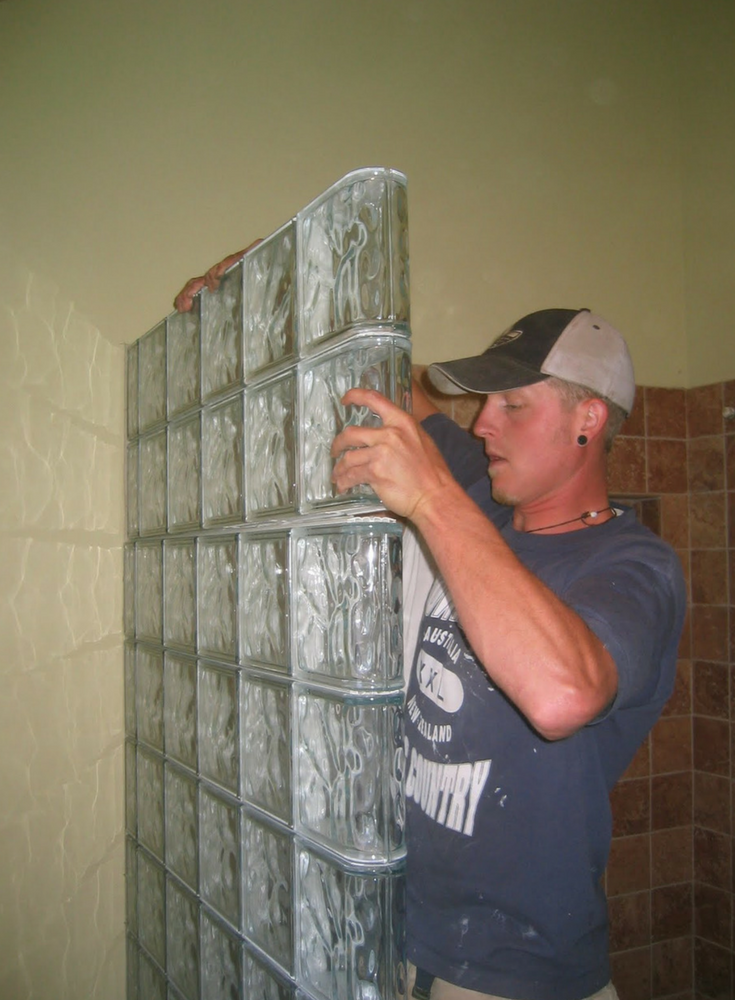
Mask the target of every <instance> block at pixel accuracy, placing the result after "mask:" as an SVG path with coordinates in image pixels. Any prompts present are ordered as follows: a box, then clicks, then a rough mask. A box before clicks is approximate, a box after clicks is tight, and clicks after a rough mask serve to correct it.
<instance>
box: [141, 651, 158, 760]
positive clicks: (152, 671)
mask: <svg viewBox="0 0 735 1000" xmlns="http://www.w3.org/2000/svg"><path fill="white" fill-rule="evenodd" d="M135 704H136V716H137V734H138V739H139V740H142V741H143V742H144V743H147V744H148V745H149V746H151V747H154V748H155V749H156V750H163V653H162V652H161V650H160V649H155V648H150V647H148V646H144V645H141V644H139V645H138V646H137V647H136V675H135Z"/></svg>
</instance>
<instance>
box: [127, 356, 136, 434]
mask: <svg viewBox="0 0 735 1000" xmlns="http://www.w3.org/2000/svg"><path fill="white" fill-rule="evenodd" d="M125 413H126V427H127V432H128V437H129V438H132V437H135V435H136V434H137V433H138V343H137V341H136V342H135V343H134V344H129V345H128V346H127V347H126V348H125Z"/></svg>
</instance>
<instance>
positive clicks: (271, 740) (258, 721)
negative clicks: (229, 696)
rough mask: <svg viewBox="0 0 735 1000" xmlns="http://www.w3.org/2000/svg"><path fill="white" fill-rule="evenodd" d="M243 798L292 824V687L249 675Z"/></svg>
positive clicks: (245, 703) (244, 712)
mask: <svg viewBox="0 0 735 1000" xmlns="http://www.w3.org/2000/svg"><path fill="white" fill-rule="evenodd" d="M241 733H242V738H241V742H242V777H243V798H244V799H245V801H246V802H251V803H252V804H253V805H255V806H258V807H259V808H260V809H264V810H265V811H266V812H269V813H271V815H273V816H277V817H278V818H279V819H282V820H283V821H284V822H286V823H289V822H290V821H291V687H290V685H288V684H285V683H279V682H277V681H275V680H274V681H270V680H266V679H264V678H260V677H256V676H251V675H250V674H248V673H245V675H244V676H243V679H242V726H241Z"/></svg>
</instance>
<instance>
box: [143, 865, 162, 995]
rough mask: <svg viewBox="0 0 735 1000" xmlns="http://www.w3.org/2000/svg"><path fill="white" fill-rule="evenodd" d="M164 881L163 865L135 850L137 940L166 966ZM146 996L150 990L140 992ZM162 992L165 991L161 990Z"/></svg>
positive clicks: (159, 962) (160, 963)
mask: <svg viewBox="0 0 735 1000" xmlns="http://www.w3.org/2000/svg"><path fill="white" fill-rule="evenodd" d="M165 912H166V904H165V881H164V874H163V869H162V868H160V867H159V866H158V865H157V864H156V863H155V861H153V860H152V858H150V857H149V856H148V855H147V854H146V853H145V851H141V850H139V851H138V940H139V941H140V943H141V945H142V946H143V947H144V948H145V950H146V951H147V952H148V953H149V954H150V955H151V956H152V957H153V958H154V959H155V960H156V962H158V964H159V965H160V966H161V968H165V967H166V923H165ZM141 995H142V996H144V997H146V998H147V997H148V996H149V994H148V993H145V992H143V993H142V994H141ZM164 996H165V994H164Z"/></svg>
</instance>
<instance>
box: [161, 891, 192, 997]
mask: <svg viewBox="0 0 735 1000" xmlns="http://www.w3.org/2000/svg"><path fill="white" fill-rule="evenodd" d="M166 972H167V973H168V975H169V978H170V979H171V980H172V981H173V982H174V983H175V984H176V986H178V988H179V989H180V990H181V992H182V993H183V994H184V996H185V997H186V998H187V1000H199V905H198V903H197V899H196V896H193V895H191V894H190V893H188V892H187V891H186V890H185V889H183V888H181V887H180V886H178V885H177V884H176V882H174V880H173V879H171V878H167V879H166Z"/></svg>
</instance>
